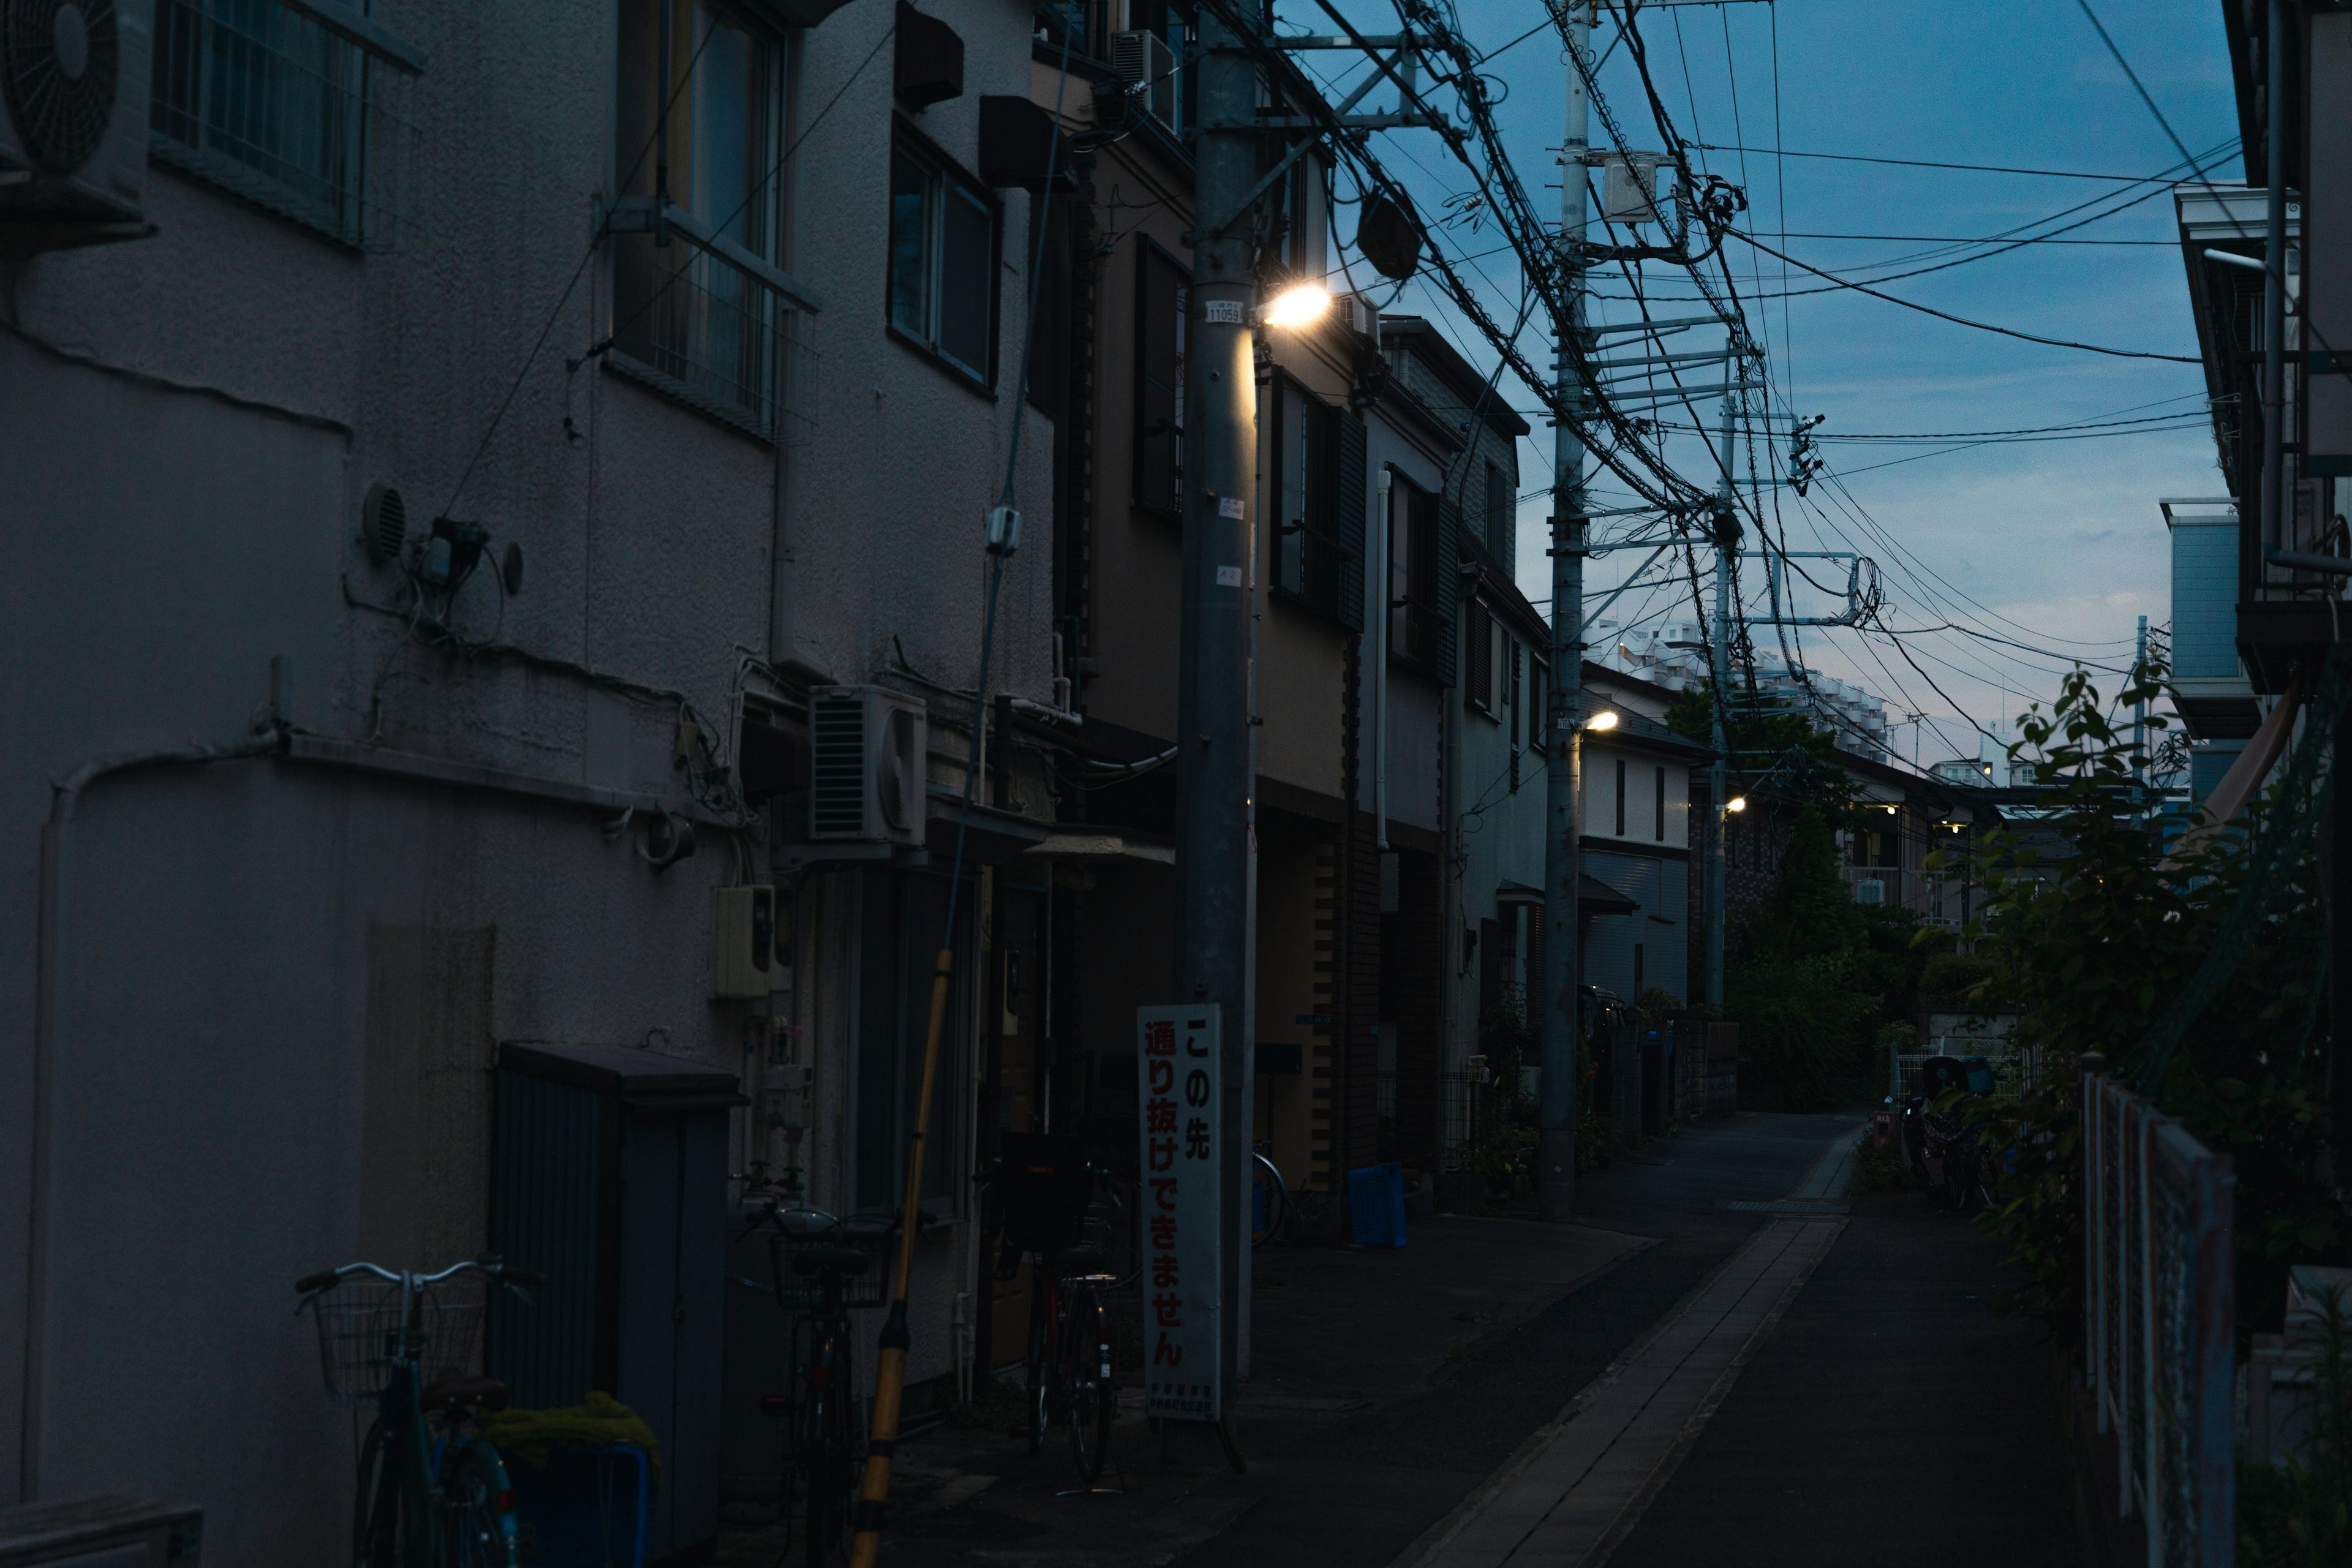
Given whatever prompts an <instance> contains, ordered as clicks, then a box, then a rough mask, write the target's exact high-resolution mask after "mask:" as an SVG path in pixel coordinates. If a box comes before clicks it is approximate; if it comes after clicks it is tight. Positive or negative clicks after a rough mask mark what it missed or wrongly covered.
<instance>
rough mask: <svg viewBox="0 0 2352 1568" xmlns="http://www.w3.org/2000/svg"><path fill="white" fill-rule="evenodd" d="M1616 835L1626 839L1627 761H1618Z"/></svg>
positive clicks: (1619, 759) (1622, 759) (1620, 759)
mask: <svg viewBox="0 0 2352 1568" xmlns="http://www.w3.org/2000/svg"><path fill="white" fill-rule="evenodd" d="M1615 835H1616V837H1619V838H1622V837H1625V759H1624V758H1622V757H1620V758H1618V759H1617V826H1616V829H1615Z"/></svg>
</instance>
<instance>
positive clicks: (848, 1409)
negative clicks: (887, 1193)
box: [760, 1208, 898, 1568]
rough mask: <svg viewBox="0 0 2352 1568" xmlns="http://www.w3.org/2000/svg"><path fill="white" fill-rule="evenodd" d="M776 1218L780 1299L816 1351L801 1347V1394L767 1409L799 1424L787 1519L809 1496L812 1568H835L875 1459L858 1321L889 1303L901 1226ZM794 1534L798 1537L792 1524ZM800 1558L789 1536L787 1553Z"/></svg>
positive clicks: (788, 1472) (807, 1214) (815, 1216)
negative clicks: (857, 1353) (854, 1331)
mask: <svg viewBox="0 0 2352 1568" xmlns="http://www.w3.org/2000/svg"><path fill="white" fill-rule="evenodd" d="M769 1218H770V1221H771V1223H772V1224H773V1226H775V1234H774V1235H773V1236H772V1237H769V1238H768V1251H769V1262H770V1265H771V1267H772V1268H773V1269H774V1271H775V1283H776V1300H777V1303H778V1304H779V1305H780V1306H782V1307H783V1308H784V1309H785V1310H788V1311H791V1310H795V1309H796V1310H797V1314H798V1315H797V1316H796V1318H795V1319H794V1321H793V1324H792V1326H791V1329H790V1332H791V1333H792V1334H793V1336H794V1339H795V1341H797V1339H798V1336H799V1333H800V1331H801V1329H802V1328H803V1326H804V1327H805V1328H806V1329H807V1331H808V1334H809V1348H808V1355H807V1357H806V1359H805V1360H803V1359H801V1358H800V1357H799V1355H798V1352H797V1344H796V1343H795V1345H794V1346H793V1352H794V1353H793V1357H792V1359H793V1361H794V1362H795V1363H797V1364H795V1365H794V1367H793V1378H794V1384H795V1386H794V1390H793V1393H791V1394H769V1395H767V1396H765V1397H763V1398H762V1399H761V1401H760V1410H761V1414H762V1415H770V1416H780V1417H782V1418H784V1419H786V1420H788V1421H790V1422H791V1423H792V1426H791V1428H790V1430H791V1433H792V1451H791V1457H790V1458H789V1459H788V1460H787V1462H786V1467H785V1471H784V1479H783V1486H782V1492H783V1498H782V1501H783V1516H784V1518H785V1520H786V1521H790V1520H791V1518H792V1513H793V1494H794V1492H795V1491H797V1492H799V1493H800V1494H801V1496H802V1498H803V1505H802V1534H803V1537H804V1539H805V1542H806V1546H807V1552H808V1561H809V1568H825V1565H826V1564H827V1563H831V1562H834V1561H835V1560H836V1558H837V1555H838V1553H839V1552H840V1550H841V1543H842V1533H843V1531H844V1529H845V1526H846V1524H847V1521H848V1519H849V1514H850V1503H851V1493H852V1492H853V1491H854V1490H855V1489H856V1485H857V1475H858V1467H859V1465H860V1464H861V1463H862V1462H863V1460H864V1458H865V1456H864V1454H863V1452H862V1451H861V1436H862V1431H861V1428H860V1426H859V1424H858V1423H857V1422H856V1419H855V1418H854V1414H855V1413H854V1411H853V1409H852V1406H853V1405H854V1404H855V1403H856V1402H855V1399H854V1397H853V1393H852V1391H853V1389H854V1387H855V1377H854V1374H853V1366H854V1363H853V1362H852V1360H851V1355H852V1352H851V1345H850V1334H851V1326H850V1321H849V1314H850V1311H851V1310H853V1309H856V1308H866V1307H878V1306H880V1305H881V1304H882V1299H883V1297H884V1295H885V1294H886V1293H887V1283H888V1279H889V1273H890V1254H889V1243H890V1240H891V1238H892V1237H895V1236H896V1235H897V1234H898V1220H897V1218H896V1217H895V1216H894V1217H893V1218H892V1219H891V1220H890V1221H889V1222H888V1223H887V1224H885V1223H883V1222H880V1221H875V1220H861V1219H856V1218H852V1219H850V1220H846V1221H845V1220H842V1219H838V1218H836V1217H835V1216H834V1215H830V1214H827V1213H825V1212H824V1210H822V1209H812V1208H778V1209H777V1210H775V1211H774V1212H773V1213H772V1214H771V1215H770V1216H769ZM785 1528H786V1530H787V1531H788V1532H789V1531H790V1529H791V1526H790V1524H789V1522H787V1524H786V1527H785ZM791 1550H792V1541H791V1537H790V1535H789V1533H787V1535H786V1538H785V1542H784V1552H785V1553H789V1552H791ZM778 1560H779V1561H782V1554H780V1555H779V1559H778Z"/></svg>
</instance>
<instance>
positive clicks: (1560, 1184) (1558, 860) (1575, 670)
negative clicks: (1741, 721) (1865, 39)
mask: <svg viewBox="0 0 2352 1568" xmlns="http://www.w3.org/2000/svg"><path fill="white" fill-rule="evenodd" d="M1591 35H1592V4H1591V0H1570V5H1569V7H1568V47H1570V49H1572V50H1574V51H1575V53H1576V55H1577V56H1578V57H1582V56H1583V55H1584V54H1585V53H1586V52H1587V50H1588V48H1589V40H1590V39H1591ZM1591 107H1592V106H1591V104H1589V103H1588V102H1586V101H1585V96H1584V77H1583V73H1582V71H1581V70H1580V68H1578V66H1577V65H1576V63H1575V61H1574V60H1570V63H1569V68H1568V125H1567V134H1566V135H1565V136H1563V137H1562V138H1561V145H1560V151H1559V254H1560V262H1561V266H1562V270H1563V275H1564V277H1563V281H1564V287H1565V290H1566V292H1567V295H1568V313H1567V317H1566V319H1565V320H1562V321H1559V322H1557V323H1556V328H1557V332H1558V338H1559V370H1558V374H1559V399H1560V405H1561V407H1560V411H1559V415H1558V416H1555V417H1554V419H1553V421H1552V519H1551V690H1550V693H1549V699H1548V701H1547V707H1548V708H1549V713H1548V714H1547V716H1546V717H1547V728H1548V730H1549V734H1550V737H1551V743H1552V746H1553V747H1554V750H1553V752H1552V760H1553V762H1554V763H1555V764H1557V765H1555V766H1553V767H1551V768H1549V769H1547V770H1546V771H1545V773H1544V804H1545V817H1544V821H1545V824H1546V826H1547V827H1548V828H1549V832H1547V834H1546V835H1545V837H1544V910H1543V918H1544V973H1543V991H1542V996H1543V1014H1542V1025H1541V1026H1542V1031H1543V1072H1542V1075H1541V1077H1540V1079H1539V1080H1538V1082H1539V1084H1540V1095H1539V1099H1538V1105H1537V1108H1536V1110H1537V1122H1538V1143H1537V1146H1536V1171H1537V1175H1536V1202H1537V1207H1538V1212H1539V1213H1540V1214H1541V1215H1543V1217H1544V1218H1546V1219H1549V1220H1566V1219H1567V1218H1568V1217H1569V1209H1570V1204H1571V1202H1572V1201H1573V1200H1574V1198H1575V1196H1576V1047H1577V1035H1578V1033H1579V1028H1580V1019H1579V1017H1578V1015H1579V1013H1580V1012H1581V1011H1582V1008H1581V1007H1580V1001H1579V999H1580V996H1581V994H1582V985H1583V980H1584V966H1583V954H1582V953H1581V952H1579V939H1580V934H1581V933H1580V931H1578V929H1577V913H1576V890H1577V888H1578V886H1579V884H1580V882H1581V881H1582V879H1583V864H1582V860H1583V858H1582V856H1581V855H1580V854H1579V853H1578V843H1577V839H1578V836H1579V835H1580V833H1581V832H1582V831H1583V825H1582V823H1581V821H1580V809H1579V806H1580V795H1581V794H1582V785H1583V782H1584V781H1583V778H1582V776H1581V775H1582V773H1583V768H1584V756H1583V746H1582V742H1583V738H1584V731H1583V728H1582V725H1583V713H1582V711H1581V710H1582V705H1583V701H1584V554H1585V538H1584V529H1585V521H1586V520H1585V499H1584V434H1583V427H1582V424H1581V421H1580V418H1570V417H1569V410H1570V408H1571V407H1574V408H1576V409H1577V410H1578V412H1579V415H1581V412H1582V400H1583V393H1582V384H1581V382H1580V379H1579V377H1578V376H1577V374H1576V371H1575V368H1574V366H1575V362H1576V360H1577V358H1578V357H1579V356H1580V354H1581V353H1582V351H1583V347H1584V344H1583V342H1582V333H1583V331H1584V251H1583V247H1584V207H1585V202H1584V155H1585V152H1586V142H1587V138H1588V136H1589V134H1590V132H1589V129H1588V126H1589V123H1590V117H1591Z"/></svg>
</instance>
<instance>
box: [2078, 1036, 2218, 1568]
mask: <svg viewBox="0 0 2352 1568" xmlns="http://www.w3.org/2000/svg"><path fill="white" fill-rule="evenodd" d="M2236 1187H2237V1177H2236V1176H2235V1174H2233V1173H2232V1172H2231V1168H2230V1162H2229V1160H2228V1159H2227V1158H2225V1157H2224V1156H2222V1155H2219V1154H2216V1153H2214V1152H2212V1151H2211V1150H2210V1149H2207V1148H2206V1147H2205V1146H2204V1145H2203V1144H2201V1143H2200V1142H2197V1140H2196V1139H2194V1138H2191V1137H2190V1136H2189V1133H2188V1132H2187V1131H2185V1130H2184V1129H2183V1128H2182V1127H2181V1126H2180V1124H2179V1122H2177V1121H2173V1120H2172V1119H2171V1118H2170V1117H2168V1116H2165V1115H2163V1114H2162V1113H2161V1112H2159V1111H2158V1110H2156V1108H2155V1107H2154V1106H2152V1105H2150V1104H2148V1102H2147V1101H2146V1100H2142V1099H2140V1098H2139V1097H2138V1096H2137V1095H2135V1094H2132V1093H2131V1092H2129V1091H2128V1090H2126V1089H2123V1088H2121V1087H2120V1086H2118V1085H2116V1084H2115V1083H2112V1082H2110V1081H2109V1080H2107V1079H2105V1078H2101V1077H2098V1076H2096V1075H2089V1074H2086V1075H2085V1076H2084V1079H2083V1188H2084V1226H2083V1240H2084V1247H2083V1259H2084V1281H2083V1285H2084V1291H2083V1296H2084V1353H2085V1355H2086V1356H2087V1357H2088V1359H2089V1362H2090V1368H2091V1384H2092V1392H2093V1395H2094V1398H2095V1402H2096V1405H2097V1408H2098V1420H2099V1431H2100V1432H2101V1433H2102V1434H2103V1435H2105V1434H2109V1433H2112V1434H2113V1435H2114V1436H2115V1438H2116V1466H2117V1470H2118V1476H2117V1482H2118V1486H2119V1500H2120V1504H2121V1508H2122V1511H2123V1513H2124V1515H2125V1517H2126V1518H2128V1517H2130V1516H2131V1515H2133V1514H2134V1513H2137V1514H2138V1515H2139V1517H2140V1518H2141V1519H2142V1520H2143V1521H2145V1522H2146V1525H2147V1560H2148V1564H2149V1568H2231V1564H2233V1563H2235V1562H2236V1560H2237V1360H2236V1353H2237V1352H2236V1343H2235V1338H2234V1335H2235V1331H2236V1300H2235V1285H2234V1282H2233V1279H2232V1278H2231V1212H2232V1207H2233V1205H2234V1201H2235V1195H2236Z"/></svg>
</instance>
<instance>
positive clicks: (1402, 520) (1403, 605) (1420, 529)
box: [1388, 474, 1444, 668]
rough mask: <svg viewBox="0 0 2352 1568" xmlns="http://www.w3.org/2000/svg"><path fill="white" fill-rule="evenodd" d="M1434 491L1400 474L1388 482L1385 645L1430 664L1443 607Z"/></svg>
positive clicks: (1436, 653) (1434, 655) (1399, 654)
mask: <svg viewBox="0 0 2352 1568" xmlns="http://www.w3.org/2000/svg"><path fill="white" fill-rule="evenodd" d="M1437 522H1438V518H1437V497H1435V496H1434V495H1432V494H1431V493H1430V492H1429V491H1427V490H1425V489H1422V488H1421V487H1420V486H1418V485H1416V484H1414V483H1413V482H1412V480H1410V479H1406V478H1404V477H1403V476H1402V474H1399V475H1395V476H1394V477H1392V478H1391V480H1390V483H1389V563H1388V565H1389V649H1390V651H1391V653H1392V654H1394V655H1396V656H1397V657H1399V658H1406V659H1409V660H1412V662H1413V663H1416V664H1422V665H1426V666H1430V667H1432V668H1434V667H1435V666H1436V665H1437V664H1438V662H1439V653H1440V649H1439V646H1438V639H1439V634H1440V632H1441V631H1442V630H1443V629H1444V628H1443V625H1442V619H1443V614H1444V607H1443V606H1442V605H1440V603H1439V595H1438V563H1439V554H1438V541H1437V533H1438V527H1437Z"/></svg>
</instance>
